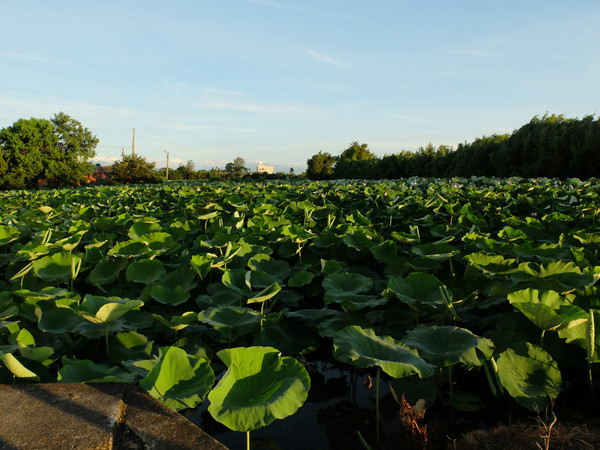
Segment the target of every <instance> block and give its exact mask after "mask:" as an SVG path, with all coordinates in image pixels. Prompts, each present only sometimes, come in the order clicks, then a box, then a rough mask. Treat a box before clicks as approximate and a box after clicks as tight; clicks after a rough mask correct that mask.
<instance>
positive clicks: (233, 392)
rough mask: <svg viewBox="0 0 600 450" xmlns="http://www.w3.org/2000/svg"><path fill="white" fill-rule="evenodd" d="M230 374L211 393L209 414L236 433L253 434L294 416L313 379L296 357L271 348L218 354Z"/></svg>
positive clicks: (234, 349) (225, 375) (225, 351)
mask: <svg viewBox="0 0 600 450" xmlns="http://www.w3.org/2000/svg"><path fill="white" fill-rule="evenodd" d="M217 355H218V356H219V358H221V360H222V361H223V362H224V363H225V365H226V366H227V371H226V372H225V374H224V375H223V377H222V378H221V380H220V381H219V383H218V384H217V386H215V388H214V389H213V390H212V391H211V392H210V393H209V394H208V400H209V401H210V406H209V407H208V411H209V412H210V414H211V415H212V416H213V418H214V419H215V420H217V421H218V422H221V423H222V424H224V425H226V426H227V427H229V428H230V429H232V430H234V431H252V430H255V429H257V428H261V427H263V426H266V425H268V424H270V423H271V422H273V421H274V420H276V419H283V418H285V417H287V416H289V415H291V414H294V413H295V412H296V411H297V410H298V408H300V407H301V406H302V405H303V404H304V402H305V401H306V398H307V396H308V390H309V388H310V377H309V376H308V372H307V371H306V369H305V368H304V367H303V366H302V364H300V363H299V362H298V361H296V360H295V359H294V358H291V357H287V356H281V355H280V353H279V351H278V350H277V349H274V348H272V347H247V348H241V347H240V348H232V349H226V350H221V351H220V352H218V353H217Z"/></svg>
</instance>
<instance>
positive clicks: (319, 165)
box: [306, 151, 337, 180]
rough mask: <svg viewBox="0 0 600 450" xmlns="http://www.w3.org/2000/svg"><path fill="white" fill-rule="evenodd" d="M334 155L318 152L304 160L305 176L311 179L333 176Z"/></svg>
mask: <svg viewBox="0 0 600 450" xmlns="http://www.w3.org/2000/svg"><path fill="white" fill-rule="evenodd" d="M336 159H337V158H336V157H335V156H332V155H330V154H329V153H327V152H321V151H320V152H319V153H317V154H316V155H313V156H312V158H310V159H309V160H308V161H306V165H307V169H306V176H307V177H308V178H309V179H311V180H327V179H329V178H331V177H332V176H333V165H334V164H335V161H336Z"/></svg>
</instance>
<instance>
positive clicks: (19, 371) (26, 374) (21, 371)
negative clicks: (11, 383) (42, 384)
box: [0, 351, 40, 381]
mask: <svg viewBox="0 0 600 450" xmlns="http://www.w3.org/2000/svg"><path fill="white" fill-rule="evenodd" d="M0 361H2V363H3V364H4V365H5V366H6V368H7V369H8V370H10V372H11V373H12V374H13V375H14V376H15V377H17V378H25V379H28V380H32V381H39V379H40V377H39V376H37V375H36V374H35V373H34V372H32V371H31V370H29V369H28V368H27V367H25V366H24V365H23V364H21V362H20V361H19V360H18V359H17V358H15V357H14V356H13V355H12V353H4V352H2V351H0Z"/></svg>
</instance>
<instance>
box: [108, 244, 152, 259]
mask: <svg viewBox="0 0 600 450" xmlns="http://www.w3.org/2000/svg"><path fill="white" fill-rule="evenodd" d="M107 254H108V256H121V257H123V258H143V257H148V256H152V255H154V254H155V253H154V252H153V251H152V250H151V249H150V247H149V246H148V243H147V242H145V241H137V240H129V241H124V242H117V244H115V246H114V247H113V248H111V249H110V250H109V251H108V253H107Z"/></svg>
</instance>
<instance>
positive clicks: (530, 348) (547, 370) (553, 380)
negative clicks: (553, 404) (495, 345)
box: [497, 342, 562, 411]
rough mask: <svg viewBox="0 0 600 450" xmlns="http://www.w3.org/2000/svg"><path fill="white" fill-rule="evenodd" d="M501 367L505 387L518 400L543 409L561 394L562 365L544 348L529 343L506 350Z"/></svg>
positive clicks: (502, 355) (501, 360) (527, 405)
mask: <svg viewBox="0 0 600 450" xmlns="http://www.w3.org/2000/svg"><path fill="white" fill-rule="evenodd" d="M497 366H498V375H499V377H500V382H501V383H502V386H504V388H505V389H506V390H507V391H508V392H509V394H510V395H512V396H513V397H514V399H515V400H516V402H517V403H519V404H520V405H521V406H524V407H526V408H528V409H530V410H532V411H542V410H543V409H544V408H545V407H546V406H548V405H549V403H550V402H549V400H550V399H556V397H558V394H559V393H560V388H561V385H562V377H561V373H560V370H559V368H558V364H556V361H554V360H553V359H552V357H551V356H550V355H549V354H548V353H547V352H546V351H545V350H544V349H542V348H540V347H537V346H535V345H533V344H530V343H529V342H522V343H519V344H516V345H514V346H512V347H510V348H508V349H507V350H505V351H504V352H502V354H500V356H499V357H498V361H497Z"/></svg>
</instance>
